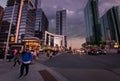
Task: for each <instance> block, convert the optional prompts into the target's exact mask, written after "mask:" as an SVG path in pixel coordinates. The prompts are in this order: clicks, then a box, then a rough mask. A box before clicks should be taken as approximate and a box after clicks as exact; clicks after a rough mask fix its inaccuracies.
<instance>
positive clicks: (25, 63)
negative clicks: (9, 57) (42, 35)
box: [19, 49, 32, 78]
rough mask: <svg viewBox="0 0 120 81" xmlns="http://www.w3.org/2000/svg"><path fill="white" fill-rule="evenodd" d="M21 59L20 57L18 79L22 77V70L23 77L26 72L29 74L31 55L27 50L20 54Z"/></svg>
mask: <svg viewBox="0 0 120 81" xmlns="http://www.w3.org/2000/svg"><path fill="white" fill-rule="evenodd" d="M21 57H22V65H21V67H20V76H19V78H20V77H22V76H23V74H24V69H25V74H24V76H26V75H27V74H28V72H29V65H30V63H31V61H32V54H31V52H30V51H29V49H26V50H25V51H23V52H22V53H21Z"/></svg>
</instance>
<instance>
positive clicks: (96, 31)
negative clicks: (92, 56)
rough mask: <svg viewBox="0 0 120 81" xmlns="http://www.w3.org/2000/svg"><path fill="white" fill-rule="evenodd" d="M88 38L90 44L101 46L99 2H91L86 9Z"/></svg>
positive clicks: (90, 0) (96, 0)
mask: <svg viewBox="0 0 120 81" xmlns="http://www.w3.org/2000/svg"><path fill="white" fill-rule="evenodd" d="M84 17H85V25H86V33H87V38H86V41H87V42H89V43H90V44H96V45H99V44H100V41H101V30H100V24H99V19H98V17H99V14H98V0H89V1H88V3H87V5H86V7H85V9H84Z"/></svg>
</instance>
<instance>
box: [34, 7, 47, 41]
mask: <svg viewBox="0 0 120 81" xmlns="http://www.w3.org/2000/svg"><path fill="white" fill-rule="evenodd" d="M35 12H36V23H35V36H37V37H39V38H40V39H44V36H45V31H48V24H49V23H48V19H47V17H46V15H45V13H44V11H43V10H42V8H37V9H36V11H35Z"/></svg>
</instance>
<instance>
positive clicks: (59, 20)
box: [56, 10, 67, 47]
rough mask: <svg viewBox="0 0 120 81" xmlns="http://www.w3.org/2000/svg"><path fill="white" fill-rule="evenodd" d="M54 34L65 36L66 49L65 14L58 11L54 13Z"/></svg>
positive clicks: (63, 11) (64, 11)
mask: <svg viewBox="0 0 120 81" xmlns="http://www.w3.org/2000/svg"><path fill="white" fill-rule="evenodd" d="M56 34H58V35H64V36H65V44H66V45H65V46H66V47H67V12H66V10H59V11H57V12H56Z"/></svg>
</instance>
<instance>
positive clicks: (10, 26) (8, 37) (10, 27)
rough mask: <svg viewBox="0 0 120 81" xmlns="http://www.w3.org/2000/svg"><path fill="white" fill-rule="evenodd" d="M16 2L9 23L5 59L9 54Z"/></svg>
mask: <svg viewBox="0 0 120 81" xmlns="http://www.w3.org/2000/svg"><path fill="white" fill-rule="evenodd" d="M15 4H16V0H15V2H14V6H13V9H12V15H11V21H10V25H9V31H8V36H7V42H6V48H5V56H4V60H6V59H7V54H8V46H9V40H10V34H11V29H12V22H13V17H14V11H15Z"/></svg>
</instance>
